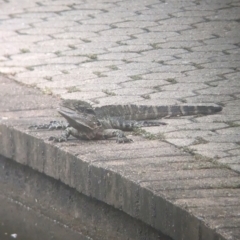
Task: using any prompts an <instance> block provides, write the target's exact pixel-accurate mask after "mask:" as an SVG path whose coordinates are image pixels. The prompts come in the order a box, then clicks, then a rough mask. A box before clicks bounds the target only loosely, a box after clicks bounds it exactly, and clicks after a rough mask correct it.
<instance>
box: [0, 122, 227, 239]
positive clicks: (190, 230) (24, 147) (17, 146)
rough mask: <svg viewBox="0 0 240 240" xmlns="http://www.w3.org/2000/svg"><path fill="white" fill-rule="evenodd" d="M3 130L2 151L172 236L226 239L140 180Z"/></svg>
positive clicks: (25, 134) (34, 138)
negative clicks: (144, 186)
mask: <svg viewBox="0 0 240 240" xmlns="http://www.w3.org/2000/svg"><path fill="white" fill-rule="evenodd" d="M0 132H1V135H0V144H1V146H0V149H1V155H3V156H5V157H7V158H10V159H13V160H14V161H16V162H19V163H21V164H23V165H28V166H29V167H31V168H33V169H35V170H37V171H39V172H42V173H43V174H46V175H47V176H50V177H53V178H55V179H59V180H60V181H61V182H63V183H65V184H67V185H68V186H70V187H73V188H75V189H77V190H78V191H79V192H81V193H83V194H85V195H87V196H89V197H93V198H95V199H98V200H100V201H103V202H105V203H107V204H109V205H112V206H114V207H116V208H118V209H120V210H122V211H124V212H126V213H127V214H129V215H131V216H133V217H134V218H137V219H140V220H142V221H143V222H145V223H146V224H148V225H151V226H153V227H154V228H155V229H157V230H159V231H161V232H163V233H164V234H166V235H168V236H171V237H172V238H173V239H193V240H194V239H199V235H201V236H209V235H210V234H211V235H212V238H208V239H219V240H220V239H225V238H222V237H220V236H219V235H218V234H217V233H215V231H214V230H213V229H210V228H209V227H207V226H206V225H205V224H204V222H202V221H201V220H199V219H197V218H195V217H194V216H192V215H191V214H190V213H189V212H187V211H186V210H184V209H182V208H181V207H178V206H176V205H174V204H172V203H171V202H169V201H168V200H167V199H166V198H165V197H164V196H161V195H159V194H156V193H154V192H153V191H151V190H149V189H146V188H142V187H141V186H140V185H139V183H137V182H133V181H131V180H129V179H128V178H126V177H124V176H121V174H119V173H118V172H114V171H110V170H108V169H104V168H101V167H99V166H98V164H96V163H94V162H92V161H91V160H92V159H89V158H88V157H86V156H84V155H83V157H82V156H80V155H79V156H74V154H73V153H70V152H66V149H64V148H62V147H59V146H56V145H53V144H50V143H47V142H46V141H44V140H43V139H42V137H37V136H32V135H30V134H29V133H28V132H27V131H24V130H23V129H18V128H16V127H12V126H7V125H6V124H3V123H1V124H0ZM95 150H96V148H95ZM96 153H97V151H96ZM96 157H97V156H96ZM202 239H205V238H202Z"/></svg>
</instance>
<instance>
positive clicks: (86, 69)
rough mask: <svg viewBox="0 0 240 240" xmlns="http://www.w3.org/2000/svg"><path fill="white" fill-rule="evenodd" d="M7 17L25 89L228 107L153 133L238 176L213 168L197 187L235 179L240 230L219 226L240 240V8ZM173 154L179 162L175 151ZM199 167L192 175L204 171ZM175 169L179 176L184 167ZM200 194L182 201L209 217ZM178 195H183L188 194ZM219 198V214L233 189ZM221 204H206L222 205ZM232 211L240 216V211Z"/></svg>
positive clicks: (26, 10)
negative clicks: (179, 169)
mask: <svg viewBox="0 0 240 240" xmlns="http://www.w3.org/2000/svg"><path fill="white" fill-rule="evenodd" d="M0 9H1V12H0V72H1V73H2V74H4V75H6V76H7V77H9V78H11V79H14V80H16V81H17V82H20V83H22V84H25V85H29V86H32V87H34V88H39V89H40V90H41V91H42V92H43V93H45V94H49V95H51V94H53V95H58V96H60V97H61V98H63V99H82V100H87V101H89V102H91V103H92V104H93V105H95V106H100V105H105V104H120V103H124V104H125V103H136V104H153V105H157V104H158V105H163V104H183V103H184V104H186V103H217V104H220V105H221V106H223V111H222V113H220V114H216V115H211V116H193V117H181V118H175V119H165V120H164V121H165V122H167V123H168V125H167V126H166V127H165V126H164V127H160V128H159V127H153V128H150V129H148V131H150V132H151V133H152V134H156V135H157V136H161V137H160V138H161V140H164V141H166V142H167V143H170V144H171V145H174V146H175V147H177V148H178V149H177V150H176V151H179V153H178V154H180V152H181V154H183V155H184V156H185V154H188V155H194V157H195V158H198V160H199V159H200V160H201V161H202V162H203V165H204V166H205V164H209V165H211V166H212V164H217V166H221V167H222V168H224V169H225V170H226V169H228V170H226V171H223V172H222V171H221V170H219V169H218V170H216V171H213V169H212V168H211V167H210V170H211V171H208V170H207V169H208V166H205V167H203V168H202V169H203V170H201V171H200V172H199V171H196V173H195V172H194V171H192V170H189V178H192V179H193V181H192V184H193V185H194V186H195V185H196V188H197V186H198V181H197V180H195V179H194V177H196V176H197V177H198V175H199V176H205V177H204V179H203V180H202V184H203V185H204V184H206V185H208V184H209V183H208V182H207V180H208V177H207V176H208V175H209V176H211V177H213V178H214V174H216V176H220V175H221V176H222V177H223V178H226V177H230V179H232V180H233V181H232V184H233V185H234V186H233V189H234V191H233V190H232V191H233V193H232V195H231V196H232V198H230V199H232V200H231V201H230V200H229V201H230V202H228V206H227V208H229V212H228V211H227V212H228V214H227V215H226V216H228V217H232V219H233V222H232V225H231V224H229V226H228V224H226V222H224V221H225V220H224V218H222V219H220V218H221V217H219V218H218V224H216V222H217V220H216V219H214V220H212V222H211V221H210V222H209V225H211V226H214V228H216V225H218V228H220V229H221V228H222V229H225V232H224V234H225V235H224V236H225V237H226V238H223V239H229V240H230V239H240V238H239V236H240V230H239V227H240V225H239V194H240V192H239V180H236V179H238V178H237V176H239V172H240V157H239V156H240V80H239V78H240V24H239V22H240V1H239V0H236V1H230V0H223V1H216V0H213V1H210V0H204V1H198V0H195V1H177V0H170V1H164V0H162V1H157V0H149V1H143V0H140V1H129V0H128V1H127V0H125V1H116V0H113V1H102V0H98V1H95V2H92V1H89V0H86V1H72V0H68V1H61V0H45V1H41V2H39V1H35V0H33V1H27V0H20V1H11V0H5V1H0ZM144 144H147V143H145V142H144ZM164 144H165V143H164ZM146 146H147V145H146ZM168 146H169V149H168V150H169V154H172V151H174V150H173V149H175V148H172V147H173V146H170V145H169V144H168ZM86 147H87V146H86ZM121 148H122V147H121ZM127 148H128V147H127ZM156 154H158V153H156ZM181 154H180V155H181ZM125 157H127V156H125ZM146 157H148V156H146ZM186 159H187V158H186ZM155 160H156V161H158V160H157V159H155ZM192 164H193V163H189V164H186V165H187V166H186V167H187V168H190V169H194V168H195V167H194V164H193V165H192ZM103 167H104V166H103ZM172 167H173V168H174V166H172ZM175 167H176V168H178V167H179V165H178V164H177V162H176V166H175ZM232 170H234V171H232ZM161 174H164V173H161ZM179 174H180V175H181V173H179ZM184 174H186V171H184ZM224 174H226V175H224ZM148 177H150V176H148ZM166 177H167V174H166ZM197 177H196V178H197ZM235 180H236V181H235ZM166 184H167V183H166ZM171 184H172V183H171ZM212 184H213V186H217V185H214V184H215V183H214V181H213V183H212ZM216 184H218V183H216ZM221 184H223V185H224V183H221ZM143 185H144V184H143ZM193 185H191V188H189V189H188V188H186V194H187V196H188V197H187V198H186V199H179V200H174V201H176V204H179V205H181V206H185V205H187V206H188V208H191V207H192V209H194V211H195V214H197V212H198V213H199V214H200V213H203V212H204V213H203V215H204V216H208V215H209V214H210V213H209V212H207V211H205V210H204V209H201V207H198V208H194V207H196V206H198V204H199V205H201V204H202V202H201V204H200V203H198V200H196V202H195V203H194V204H193V196H194V197H196V198H197V196H198V191H197V190H195V191H194V190H192V189H193ZM144 186H145V187H149V186H148V184H145V185H144ZM151 186H152V184H151ZM224 186H225V185H224ZM167 187H170V186H165V185H163V186H162V187H160V188H159V190H160V189H161V188H163V189H164V188H167ZM171 187H172V188H174V189H175V190H176V189H177V187H178V186H177V185H172V186H171ZM203 191H206V192H208V190H206V189H205V190H203ZM214 191H215V190H214ZM214 191H213V193H210V192H208V193H205V194H206V195H208V194H210V195H211V194H214ZM169 194H170V195H171V191H170V192H169ZM181 194H183V193H182V192H181ZM203 194H204V193H203ZM218 194H219V196H220V197H219V198H217V199H215V198H214V201H215V200H216V201H217V203H219V206H224V205H225V204H227V203H226V202H225V200H224V199H225V196H226V194H228V193H226V191H225V190H224V188H223V189H221V190H219V192H218ZM170 195H169V196H170ZM175 197H176V195H175ZM215 197H216V196H215ZM201 201H203V200H201ZM214 201H211V202H207V203H205V204H206V205H208V206H212V205H214V203H215V202H214ZM231 204H232V206H235V207H236V209H237V212H235V213H234V212H231ZM219 211H220V210H219ZM237 213H238V214H237ZM224 214H226V212H224ZM219 219H220V220H221V221H222V222H221V221H220V220H219ZM214 221H216V222H214ZM202 239H203V238H202ZM209 239H211V238H210V237H209ZM219 239H220V238H219ZM221 239H222V238H221Z"/></svg>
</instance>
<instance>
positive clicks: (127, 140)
mask: <svg viewBox="0 0 240 240" xmlns="http://www.w3.org/2000/svg"><path fill="white" fill-rule="evenodd" d="M116 142H117V143H130V142H133V140H132V139H131V138H127V137H125V136H124V137H118V138H117V140H116Z"/></svg>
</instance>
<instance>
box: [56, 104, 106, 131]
mask: <svg viewBox="0 0 240 240" xmlns="http://www.w3.org/2000/svg"><path fill="white" fill-rule="evenodd" d="M58 112H59V113H60V114H61V115H62V116H63V117H64V118H65V119H66V120H67V121H68V123H69V124H70V126H72V127H74V128H75V129H81V131H83V130H86V131H87V130H89V131H92V130H94V129H96V128H100V127H101V126H102V125H101V123H100V122H99V121H98V119H97V117H96V114H95V112H94V110H93V108H92V107H91V105H90V104H88V103H86V102H83V101H76V100H67V101H64V102H63V104H62V106H61V108H60V109H58Z"/></svg>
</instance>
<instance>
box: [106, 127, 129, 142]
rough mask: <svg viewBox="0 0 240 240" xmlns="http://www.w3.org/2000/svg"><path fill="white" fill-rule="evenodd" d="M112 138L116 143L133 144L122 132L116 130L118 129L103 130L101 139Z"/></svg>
mask: <svg viewBox="0 0 240 240" xmlns="http://www.w3.org/2000/svg"><path fill="white" fill-rule="evenodd" d="M112 137H117V140H116V142H117V143H128V142H133V140H132V139H130V138H127V137H126V136H125V135H124V133H123V131H121V130H118V129H105V130H104V131H103V138H105V139H107V138H112Z"/></svg>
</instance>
